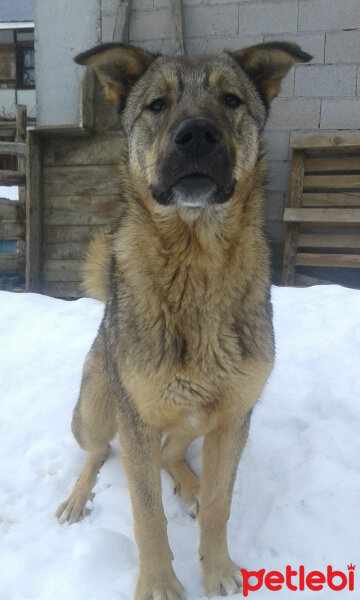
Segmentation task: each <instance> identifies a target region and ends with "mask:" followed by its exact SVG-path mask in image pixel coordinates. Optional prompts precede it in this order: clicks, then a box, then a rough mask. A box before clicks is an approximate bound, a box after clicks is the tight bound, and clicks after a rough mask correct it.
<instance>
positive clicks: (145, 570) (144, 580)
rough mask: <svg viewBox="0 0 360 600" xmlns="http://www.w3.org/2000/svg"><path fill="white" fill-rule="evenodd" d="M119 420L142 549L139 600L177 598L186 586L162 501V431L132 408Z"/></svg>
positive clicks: (137, 533) (138, 588)
mask: <svg viewBox="0 0 360 600" xmlns="http://www.w3.org/2000/svg"><path fill="white" fill-rule="evenodd" d="M119 422H120V424H119V437H120V448H121V457H122V461H123V464H124V468H125V472H126V477H127V480H128V486H129V491H130V497H131V503H132V510H133V518H134V530H135V538H136V543H137V546H138V552H139V578H138V583H137V587H136V592H135V600H177V599H179V598H182V597H183V588H182V586H181V584H180V582H179V581H178V579H177V577H176V575H175V573H174V571H173V568H172V563H171V561H172V559H173V555H172V552H171V550H170V547H169V543H168V538H167V531H166V518H165V515H164V510H163V506H162V500H161V483H160V432H159V431H157V430H155V429H153V428H152V427H149V426H148V425H146V424H145V423H144V422H143V421H142V420H141V418H140V416H139V415H138V413H137V411H136V409H135V408H132V407H131V408H130V407H128V409H127V410H125V411H119Z"/></svg>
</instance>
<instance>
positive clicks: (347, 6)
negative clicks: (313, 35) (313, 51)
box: [298, 0, 360, 31]
mask: <svg viewBox="0 0 360 600" xmlns="http://www.w3.org/2000/svg"><path fill="white" fill-rule="evenodd" d="M356 28H360V2H359V0H300V3H299V27H298V29H299V31H319V30H320V31H328V30H331V29H356Z"/></svg>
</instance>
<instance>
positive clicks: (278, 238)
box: [265, 220, 285, 285]
mask: <svg viewBox="0 0 360 600" xmlns="http://www.w3.org/2000/svg"><path fill="white" fill-rule="evenodd" d="M265 232H266V235H267V237H268V240H269V242H270V244H271V246H272V247H271V254H272V262H274V261H273V258H274V257H273V255H274V249H273V244H274V245H276V246H278V247H277V248H276V253H277V254H278V255H279V256H278V260H277V262H278V265H277V267H278V270H279V271H280V272H281V265H282V253H283V249H282V245H283V242H284V236H285V223H284V222H283V221H272V220H269V221H267V222H266V224H265ZM280 245H281V246H280ZM274 283H276V281H274ZM279 284H280V276H279V281H278V284H277V285H279Z"/></svg>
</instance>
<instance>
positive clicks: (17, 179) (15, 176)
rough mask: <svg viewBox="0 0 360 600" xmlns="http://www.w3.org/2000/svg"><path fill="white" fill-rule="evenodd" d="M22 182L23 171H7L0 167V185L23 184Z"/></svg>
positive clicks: (23, 177)
mask: <svg viewBox="0 0 360 600" xmlns="http://www.w3.org/2000/svg"><path fill="white" fill-rule="evenodd" d="M24 183H25V172H24V171H7V170H5V169H0V185H23V184H24Z"/></svg>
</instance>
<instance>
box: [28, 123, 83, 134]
mask: <svg viewBox="0 0 360 600" xmlns="http://www.w3.org/2000/svg"><path fill="white" fill-rule="evenodd" d="M28 131H32V132H34V133H36V134H37V135H41V136H44V137H45V136H51V137H54V136H55V137H69V136H72V137H79V136H84V137H90V136H91V135H92V130H91V129H87V127H85V125H84V126H83V127H80V126H79V125H36V126H32V127H28Z"/></svg>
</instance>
